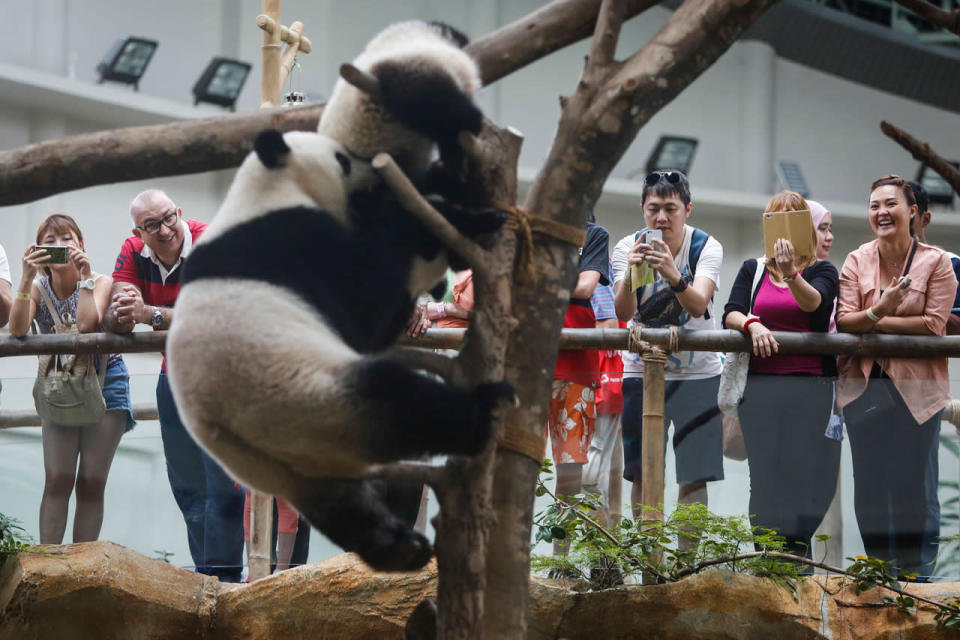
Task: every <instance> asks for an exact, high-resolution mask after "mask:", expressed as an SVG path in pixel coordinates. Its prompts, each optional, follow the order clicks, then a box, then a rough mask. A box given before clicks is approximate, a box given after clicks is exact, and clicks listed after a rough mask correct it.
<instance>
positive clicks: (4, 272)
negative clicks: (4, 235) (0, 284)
mask: <svg viewBox="0 0 960 640" xmlns="http://www.w3.org/2000/svg"><path fill="white" fill-rule="evenodd" d="M0 279H3V280H6V281H7V282H9V283H10V284H13V280H11V279H10V265H9V264H8V263H7V253H6V251H4V250H3V245H0Z"/></svg>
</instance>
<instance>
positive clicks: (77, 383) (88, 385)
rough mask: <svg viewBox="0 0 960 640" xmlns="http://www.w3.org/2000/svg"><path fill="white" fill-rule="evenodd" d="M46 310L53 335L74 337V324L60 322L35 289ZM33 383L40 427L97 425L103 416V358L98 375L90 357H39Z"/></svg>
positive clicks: (46, 298)
mask: <svg viewBox="0 0 960 640" xmlns="http://www.w3.org/2000/svg"><path fill="white" fill-rule="evenodd" d="M38 289H39V290H40V295H41V297H42V298H43V302H44V304H46V306H47V310H48V311H49V312H50V315H51V317H53V325H54V326H53V328H54V333H56V334H61V335H62V334H78V333H79V331H78V330H77V325H76V322H74V321H71V322H64V319H63V318H61V317H60V314H59V313H58V312H57V309H56V307H55V306H54V304H53V301H51V300H50V297H49V296H48V295H47V292H46V289H45V288H44V287H42V286H39V287H38ZM39 360H40V363H39V367H38V369H37V381H36V382H35V383H34V385H33V401H34V404H35V405H36V408H37V413H38V414H40V419H41V421H42V422H43V424H47V423H52V424H57V425H61V426H66V427H80V426H84V425H88V424H98V423H99V422H100V421H101V420H102V419H103V416H104V413H105V412H106V404H105V403H104V400H103V379H104V376H105V374H106V356H103V357H102V358H101V360H102V363H101V369H102V371H100V372H99V373H98V372H97V370H96V367H95V361H96V360H95V356H94V354H92V353H86V354H81V355H77V354H70V355H66V356H61V355H59V354H57V355H42V356H39Z"/></svg>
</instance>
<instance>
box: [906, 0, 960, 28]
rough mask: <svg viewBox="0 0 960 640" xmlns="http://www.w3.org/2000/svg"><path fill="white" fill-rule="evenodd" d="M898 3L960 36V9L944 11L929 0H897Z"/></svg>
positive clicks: (931, 22) (933, 23)
mask: <svg viewBox="0 0 960 640" xmlns="http://www.w3.org/2000/svg"><path fill="white" fill-rule="evenodd" d="M897 4H899V5H901V6H904V7H906V8H907V9H910V11H913V12H914V13H915V14H917V15H918V16H920V17H921V18H923V19H924V20H926V21H927V22H929V23H930V24H932V25H935V26H937V27H941V28H943V29H947V30H948V31H953V32H954V33H955V34H957V35H958V36H960V9H954V10H952V11H944V10H943V9H941V8H940V7H937V6H935V5H932V4H930V3H929V2H927V0H897Z"/></svg>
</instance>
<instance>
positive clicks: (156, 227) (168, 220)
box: [134, 209, 177, 235]
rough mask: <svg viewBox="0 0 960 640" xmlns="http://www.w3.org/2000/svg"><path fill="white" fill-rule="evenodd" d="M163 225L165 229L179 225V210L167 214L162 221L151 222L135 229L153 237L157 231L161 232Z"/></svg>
mask: <svg viewBox="0 0 960 640" xmlns="http://www.w3.org/2000/svg"><path fill="white" fill-rule="evenodd" d="M161 224H162V225H163V226H165V227H171V228H172V227H173V225H175V224H177V210H176V209H174V210H173V211H171V212H170V213H165V214H164V215H163V217H162V218H160V220H151V221H150V222H146V223H144V224H143V226H138V227H134V229H140V230H141V231H143V232H145V233H149V234H150V235H153V234H155V233H156V232H157V231H160V225H161Z"/></svg>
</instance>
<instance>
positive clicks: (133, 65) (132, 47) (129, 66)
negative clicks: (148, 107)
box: [97, 36, 159, 91]
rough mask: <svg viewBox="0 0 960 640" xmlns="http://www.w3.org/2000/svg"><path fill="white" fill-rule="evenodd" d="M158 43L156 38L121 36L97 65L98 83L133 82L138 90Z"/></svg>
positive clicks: (135, 89) (134, 87)
mask: <svg viewBox="0 0 960 640" xmlns="http://www.w3.org/2000/svg"><path fill="white" fill-rule="evenodd" d="M158 44H159V43H158V42H157V41H156V40H148V39H146V38H136V37H133V36H130V37H124V38H120V39H119V40H117V41H116V43H114V45H113V46H112V47H110V50H109V51H107V55H105V56H104V57H103V60H101V61H100V64H98V65H97V73H99V74H100V79H99V80H98V81H97V84H100V83H101V82H103V81H104V80H112V81H114V82H122V83H124V84H132V85H133V89H134V91H138V90H139V84H140V78H141V77H142V76H143V72H144V71H146V70H147V65H148V64H150V58H152V57H153V52H154V51H156V50H157V45H158Z"/></svg>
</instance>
